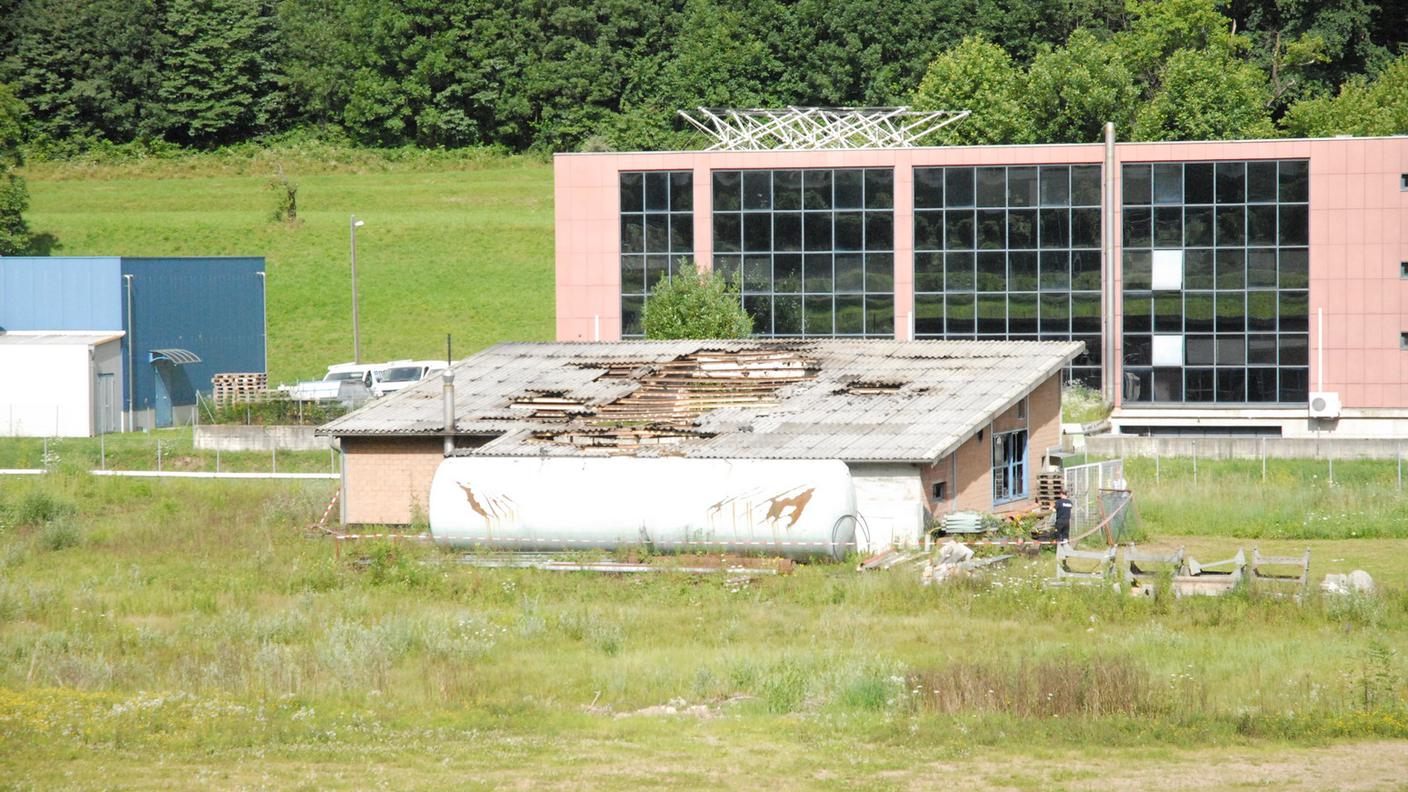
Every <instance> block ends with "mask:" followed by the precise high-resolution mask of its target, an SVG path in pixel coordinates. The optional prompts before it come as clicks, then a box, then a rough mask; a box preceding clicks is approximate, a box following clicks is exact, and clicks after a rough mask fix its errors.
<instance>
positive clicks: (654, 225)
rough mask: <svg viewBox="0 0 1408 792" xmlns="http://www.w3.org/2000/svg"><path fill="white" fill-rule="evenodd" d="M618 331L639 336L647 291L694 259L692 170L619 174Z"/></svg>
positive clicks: (631, 335) (626, 336)
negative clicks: (681, 262) (619, 319)
mask: <svg viewBox="0 0 1408 792" xmlns="http://www.w3.org/2000/svg"><path fill="white" fill-rule="evenodd" d="M620 178H621V335H622V337H624V338H639V337H641V311H642V310H643V309H644V307H645V300H646V298H647V296H648V295H649V294H650V290H651V289H653V288H655V285H656V284H657V283H659V282H660V279H661V278H667V277H669V276H671V275H673V274H674V272H675V270H676V269H677V268H678V267H679V263H680V261H681V260H684V259H689V260H692V259H693V257H694V174H693V173H691V172H690V171H635V172H623V173H621V177H620Z"/></svg>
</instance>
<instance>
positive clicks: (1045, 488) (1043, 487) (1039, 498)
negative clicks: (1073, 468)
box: [1036, 471, 1066, 509]
mask: <svg viewBox="0 0 1408 792" xmlns="http://www.w3.org/2000/svg"><path fill="white" fill-rule="evenodd" d="M1065 486H1066V482H1065V476H1064V475H1063V474H1062V473H1061V472H1060V471H1050V472H1045V473H1038V474H1037V477H1036V502H1037V505H1038V506H1042V507H1044V508H1047V509H1050V508H1052V507H1053V506H1055V505H1056V499H1057V498H1059V497H1061V490H1062V489H1064V488H1065Z"/></svg>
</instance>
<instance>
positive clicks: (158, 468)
mask: <svg viewBox="0 0 1408 792" xmlns="http://www.w3.org/2000/svg"><path fill="white" fill-rule="evenodd" d="M156 472H158V473H160V472H161V439H160V438H158V439H157V441H156Z"/></svg>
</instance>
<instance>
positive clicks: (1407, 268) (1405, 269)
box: [1398, 261, 1408, 278]
mask: <svg viewBox="0 0 1408 792" xmlns="http://www.w3.org/2000/svg"><path fill="white" fill-rule="evenodd" d="M1398 276H1399V277H1400V278H1408V261H1400V262H1398Z"/></svg>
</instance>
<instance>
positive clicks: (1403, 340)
mask: <svg viewBox="0 0 1408 792" xmlns="http://www.w3.org/2000/svg"><path fill="white" fill-rule="evenodd" d="M1398 348H1399V349H1408V333H1399V334H1398Z"/></svg>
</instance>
